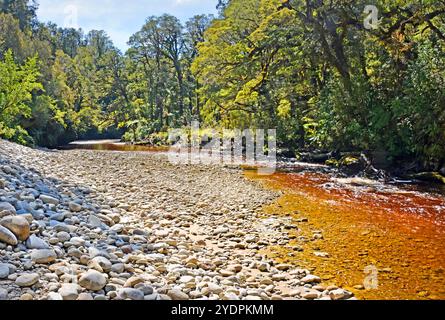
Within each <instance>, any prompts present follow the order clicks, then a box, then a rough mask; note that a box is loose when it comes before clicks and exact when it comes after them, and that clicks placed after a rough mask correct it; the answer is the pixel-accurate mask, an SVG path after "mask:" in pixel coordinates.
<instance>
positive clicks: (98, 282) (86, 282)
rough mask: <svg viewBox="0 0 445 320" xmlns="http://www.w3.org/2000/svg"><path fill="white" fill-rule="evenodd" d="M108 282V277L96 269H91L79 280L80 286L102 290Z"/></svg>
mask: <svg viewBox="0 0 445 320" xmlns="http://www.w3.org/2000/svg"><path fill="white" fill-rule="evenodd" d="M106 284H107V279H106V278H105V276H104V275H103V274H102V273H100V272H98V271H96V270H89V271H88V272H86V273H84V274H83V275H82V277H80V280H79V285H80V286H82V287H83V288H85V289H88V290H92V291H99V290H102V289H103V288H104V287H105V285H106Z"/></svg>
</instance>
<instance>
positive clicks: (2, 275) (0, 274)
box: [0, 263, 9, 279]
mask: <svg viewBox="0 0 445 320" xmlns="http://www.w3.org/2000/svg"><path fill="white" fill-rule="evenodd" d="M8 276H9V267H8V265H7V264H6V263H0V279H6V278H7V277H8Z"/></svg>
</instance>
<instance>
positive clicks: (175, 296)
mask: <svg viewBox="0 0 445 320" xmlns="http://www.w3.org/2000/svg"><path fill="white" fill-rule="evenodd" d="M167 295H168V296H169V297H170V298H171V299H172V300H189V299H190V298H189V296H188V295H187V294H186V293H184V292H182V291H181V290H178V289H173V290H169V291H168V292H167Z"/></svg>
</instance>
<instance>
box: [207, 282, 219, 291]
mask: <svg viewBox="0 0 445 320" xmlns="http://www.w3.org/2000/svg"><path fill="white" fill-rule="evenodd" d="M207 286H208V288H209V291H210V292H211V293H215V294H220V293H221V292H223V289H222V288H221V287H220V286H219V285H217V284H215V283H209V284H208V285H207Z"/></svg>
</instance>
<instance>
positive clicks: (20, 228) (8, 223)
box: [0, 216, 30, 241]
mask: <svg viewBox="0 0 445 320" xmlns="http://www.w3.org/2000/svg"><path fill="white" fill-rule="evenodd" d="M0 224H1V225H2V226H3V227H5V228H8V229H9V230H10V231H12V233H14V235H15V236H16V237H17V238H18V239H19V240H21V241H25V240H26V239H28V238H29V233H30V228H29V222H28V220H26V219H25V218H24V217H22V216H9V217H4V218H3V219H1V220H0Z"/></svg>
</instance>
